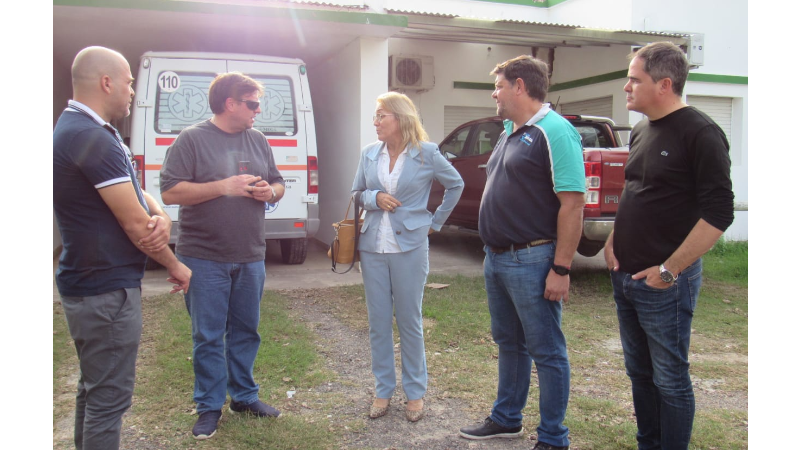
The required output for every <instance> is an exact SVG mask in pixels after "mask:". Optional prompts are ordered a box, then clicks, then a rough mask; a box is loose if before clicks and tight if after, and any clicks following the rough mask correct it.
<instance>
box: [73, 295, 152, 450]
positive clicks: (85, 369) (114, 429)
mask: <svg viewBox="0 0 800 450" xmlns="http://www.w3.org/2000/svg"><path fill="white" fill-rule="evenodd" d="M61 304H62V306H63V307H64V315H65V316H66V318H67V325H68V326H69V332H70V335H71V336H72V339H73V340H74V341H75V350H76V351H77V352H78V360H79V362H80V369H81V374H80V379H79V380H78V394H77V396H76V401H75V447H76V448H77V449H78V450H95V449H97V450H109V449H118V448H119V441H120V433H121V431H122V415H123V414H124V413H125V411H126V410H127V409H128V408H129V407H130V406H131V397H132V396H133V381H134V378H135V371H136V353H137V352H138V350H139V339H140V338H141V336H142V290H141V288H130V289H120V290H117V291H113V292H109V293H106V294H100V295H93V296H90V297H64V296H62V297H61Z"/></svg>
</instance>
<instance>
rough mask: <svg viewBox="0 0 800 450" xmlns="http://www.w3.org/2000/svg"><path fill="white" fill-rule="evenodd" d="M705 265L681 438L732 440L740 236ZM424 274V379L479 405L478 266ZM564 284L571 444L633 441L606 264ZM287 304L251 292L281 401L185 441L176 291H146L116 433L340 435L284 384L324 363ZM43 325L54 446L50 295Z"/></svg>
mask: <svg viewBox="0 0 800 450" xmlns="http://www.w3.org/2000/svg"><path fill="white" fill-rule="evenodd" d="M704 266H705V272H704V285H703V290H702V292H701V296H700V299H699V301H698V307H697V310H696V313H695V318H694V322H693V335H692V347H691V356H690V361H691V363H692V365H691V369H690V370H691V374H692V378H693V382H694V384H695V387H696V394H697V399H698V400H697V405H698V408H697V414H696V417H695V425H694V434H693V438H692V443H691V447H690V448H692V449H745V448H747V437H748V414H747V389H748V372H747V369H748V364H747V352H748V348H747V342H748V333H747V330H748V328H747V317H748V298H747V243H720V244H718V245H717V246H716V247H715V248H714V249H713V250H712V251H711V252H709V254H708V255H706V257H705V258H704ZM429 282H436V283H444V284H449V286H448V287H447V288H445V289H427V290H426V296H425V301H424V304H423V314H424V328H425V336H426V350H427V352H428V370H429V373H430V378H429V384H430V386H431V387H433V388H435V389H436V391H437V392H438V393H439V395H440V396H443V397H450V398H454V399H458V400H460V401H462V402H464V404H466V405H467V408H468V409H469V410H470V411H471V412H474V413H476V414H477V413H486V412H488V410H489V407H490V406H491V403H492V402H493V400H494V394H495V390H496V382H497V348H496V346H495V344H494V342H493V341H492V338H491V333H490V330H489V313H488V310H487V307H486V293H485V290H484V287H483V279H482V277H463V276H431V277H430V279H429ZM572 287H573V292H572V293H571V297H570V298H571V300H570V302H569V303H568V304H567V305H566V306H565V308H564V314H563V328H564V330H565V333H566V335H567V343H568V349H569V356H570V362H571V365H572V385H571V397H570V404H569V410H568V412H567V419H566V422H565V424H566V425H567V426H568V427H569V428H570V434H571V438H572V440H573V448H576V449H581V450H586V449H635V448H636V443H635V434H636V424H635V419H634V417H633V407H632V401H631V394H630V381H629V380H628V378H627V376H626V375H625V372H624V367H623V359H622V352H621V347H620V345H619V334H618V327H617V318H616V313H615V309H614V302H613V299H612V294H611V284H610V281H609V278H608V274H607V273H605V272H604V271H576V272H574V274H573V275H572ZM313 292H314V294H313V295H314V296H315V298H317V297H319V298H320V299H323V300H324V301H326V302H330V304H331V305H332V308H333V310H334V311H336V312H335V313H334V315H335V316H336V319H338V320H339V321H341V322H342V323H344V324H345V325H347V326H348V327H350V328H352V329H356V330H364V329H366V327H367V323H366V307H365V304H364V301H363V298H364V291H363V287H362V286H360V285H356V286H345V287H339V288H329V289H318V290H314V291H313ZM291 306H292V305H291V299H290V298H289V296H286V295H283V294H281V293H275V292H267V293H266V294H265V295H264V298H263V300H262V306H261V327H260V332H261V336H262V344H261V348H260V350H259V354H258V359H257V361H256V364H255V367H256V373H255V377H256V380H257V381H258V383H260V385H261V390H262V392H266V393H274V394H272V397H267V398H264V400H265V401H267V402H268V403H271V404H273V405H275V406H277V407H279V408H280V409H282V410H283V411H284V412H288V414H284V415H283V416H282V417H281V418H280V419H278V420H274V421H269V422H267V423H266V424H263V423H257V425H254V424H255V423H256V422H254V421H253V420H249V419H241V420H239V419H237V418H236V417H231V416H232V415H230V414H226V415H223V420H224V421H226V423H225V427H226V432H225V433H224V434H219V436H215V437H214V439H213V444H212V443H211V442H209V443H207V444H209V445H210V446H209V445H206V444H202V443H198V442H196V441H194V440H193V439H192V438H191V435H190V433H189V430H190V429H191V427H192V425H193V424H194V421H195V420H196V416H194V415H191V412H192V409H193V404H192V401H191V397H192V388H193V373H192V364H191V347H192V344H191V337H190V329H191V326H190V323H189V317H188V315H187V313H186V309H185V307H184V305H183V300H182V297H181V296H178V295H163V296H158V297H155V298H149V299H147V300H146V301H145V302H144V315H145V319H144V322H145V333H144V336H143V338H142V346H141V350H140V354H139V367H138V372H137V384H136V391H135V397H134V406H133V408H132V410H131V412H130V413H129V415H128V416H127V417H126V419H125V430H126V431H125V433H127V434H129V435H130V434H132V435H133V436H132V437H131V436H128V437H129V438H131V439H133V440H136V439H142V440H144V441H146V442H149V443H152V445H155V447H144V446H143V447H141V448H143V449H145V448H147V449H149V448H168V449H186V448H201V447H204V448H225V449H256V448H259V449H262V448H270V449H294V448H302V449H313V448H320V449H323V448H340V446H341V445H342V444H341V443H342V436H343V434H344V433H346V432H347V431H346V429H345V428H344V427H345V426H346V425H347V422H343V423H336V422H332V421H330V420H326V418H327V417H328V414H330V411H331V410H332V409H333V407H334V406H333V404H332V402H334V401H336V399H335V397H330V396H327V397H326V396H322V395H308V396H305V397H304V400H303V403H302V404H299V403H298V402H292V401H291V400H288V399H287V398H286V394H285V393H286V391H289V390H293V389H294V388H295V386H318V385H321V384H323V383H328V382H329V381H330V380H335V379H336V377H337V374H336V373H332V372H331V371H330V369H326V368H325V367H326V366H325V365H324V364H323V361H322V360H321V357H320V355H319V352H318V351H317V347H316V346H317V344H318V342H317V340H316V339H317V338H316V336H315V334H314V332H313V331H311V330H310V329H309V328H308V327H307V326H306V325H305V324H304V323H303V321H302V320H299V316H297V314H298V313H297V312H296V311H292V308H291ZM53 330H54V334H53V396H54V412H53V429H54V448H71V446H70V445H69V444H70V441H69V436H70V435H71V432H72V423H71V422H70V421H69V415H70V413H71V411H72V408H73V407H74V403H73V402H74V397H73V395H74V394H73V393H74V389H75V384H74V383H75V381H76V377H75V373H76V371H77V368H76V364H77V361H76V357H75V352H74V348H73V346H72V342H71V340H70V338H69V333H68V331H67V329H66V323H65V320H64V316H63V314H62V313H61V306H60V305H54V314H53ZM533 375H534V377H533V380H532V386H531V397H530V398H531V399H532V400H531V401H529V403H528V406H527V408H526V410H525V411H524V413H525V422H524V426H525V428H526V429H528V430H535V429H536V425H537V423H538V420H539V417H538V402H536V401H535V400H534V399H536V398H537V397H538V390H537V382H536V378H535V373H534V374H533ZM736 399H738V400H739V402H738V403H737V402H736V401H734V400H736ZM350 425H352V426H357V425H354V424H352V423H351V424H350ZM459 425H460V426H463V425H465V424H463V423H462V424H459ZM457 428H458V427H457V426H456V427H455V428H454V432H455V430H457ZM348 429H349V428H348ZM65 435H66V439H65V438H64V436H65ZM136 448H138V447H136Z"/></svg>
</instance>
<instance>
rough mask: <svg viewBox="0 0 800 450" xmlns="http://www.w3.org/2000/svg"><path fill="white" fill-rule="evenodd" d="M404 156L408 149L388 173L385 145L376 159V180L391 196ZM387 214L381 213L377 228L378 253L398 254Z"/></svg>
mask: <svg viewBox="0 0 800 450" xmlns="http://www.w3.org/2000/svg"><path fill="white" fill-rule="evenodd" d="M406 156H408V148H406V149H405V150H403V152H402V153H400V155H398V156H397V161H395V162H394V170H392V171H391V172H389V159H390V158H389V151H388V150H387V149H386V144H384V146H383V148H382V149H381V153H380V156H379V157H378V180H380V182H381V184H382V185H383V189H384V191H385V192H386V193H387V194H389V195H391V196H394V194H395V192H397V180H398V179H399V178H400V174H401V173H402V171H403V164H405V161H406ZM389 214H392V213H390V212H389V211H384V212H383V217H382V218H381V225H380V226H379V227H378V236H377V239H378V240H377V248H378V253H400V252H401V251H402V250H400V246H399V245H397V239H395V237H394V230H392V224H391V222H389Z"/></svg>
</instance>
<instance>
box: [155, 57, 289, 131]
mask: <svg viewBox="0 0 800 450" xmlns="http://www.w3.org/2000/svg"><path fill="white" fill-rule="evenodd" d="M172 73H174V74H175V75H177V79H178V81H177V82H174V83H173V84H172V86H170V85H169V84H168V83H157V91H156V92H157V93H156V99H157V100H156V107H155V128H156V132H158V133H159V134H178V133H180V132H181V130H183V129H184V128H187V127H189V126H191V125H194V124H196V123H199V122H202V121H204V120H206V119H210V118H211V116H212V115H213V113H212V112H211V108H210V107H209V106H208V86H209V85H210V84H211V81H213V80H214V78H215V77H216V74H214V73H194V72H172ZM162 75H163V73H160V74H159V77H161V76H162ZM251 76H252V77H253V79H255V80H256V81H258V82H259V83H261V85H262V86H263V87H264V95H262V96H261V99H260V100H261V114H259V115H258V116H256V121H255V125H254V126H253V127H254V128H255V129H257V130H258V131H261V132H262V133H264V134H266V135H275V136H294V135H296V134H297V117H296V116H295V107H294V97H293V96H292V92H293V90H292V81H291V80H290V79H289V78H287V77H265V76H263V75H261V76H259V75H251ZM173 78H175V77H173ZM162 84H164V85H165V86H166V89H165V88H164V87H162ZM176 85H177V88H173V87H174V86H176Z"/></svg>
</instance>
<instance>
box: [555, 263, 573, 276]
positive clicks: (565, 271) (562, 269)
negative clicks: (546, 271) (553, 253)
mask: <svg viewBox="0 0 800 450" xmlns="http://www.w3.org/2000/svg"><path fill="white" fill-rule="evenodd" d="M551 269H553V272H555V273H557V274H558V275H561V276H562V277H563V276H564V275H569V267H564V266H559V265H558V264H553V266H552V267H551Z"/></svg>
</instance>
